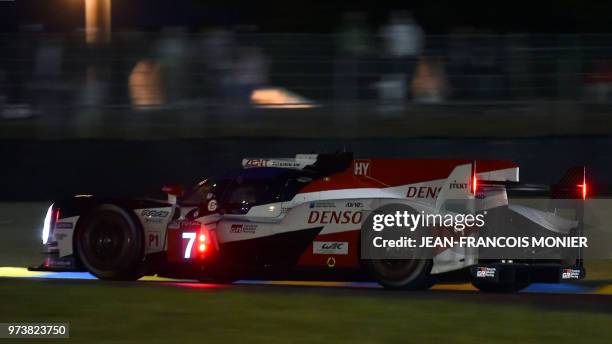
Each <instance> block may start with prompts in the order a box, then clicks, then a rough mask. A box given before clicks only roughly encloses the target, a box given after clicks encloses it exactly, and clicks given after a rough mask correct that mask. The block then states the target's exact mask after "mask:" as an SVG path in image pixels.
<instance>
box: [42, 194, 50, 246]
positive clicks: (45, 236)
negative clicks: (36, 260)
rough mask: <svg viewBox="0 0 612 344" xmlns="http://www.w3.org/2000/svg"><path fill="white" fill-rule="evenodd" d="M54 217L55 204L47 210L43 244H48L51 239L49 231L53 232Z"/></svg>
mask: <svg viewBox="0 0 612 344" xmlns="http://www.w3.org/2000/svg"><path fill="white" fill-rule="evenodd" d="M52 218H53V204H51V205H50V206H49V209H48V210H47V215H45V222H44V223H43V230H42V242H43V245H46V244H47V242H48V241H49V233H50V232H51V220H52Z"/></svg>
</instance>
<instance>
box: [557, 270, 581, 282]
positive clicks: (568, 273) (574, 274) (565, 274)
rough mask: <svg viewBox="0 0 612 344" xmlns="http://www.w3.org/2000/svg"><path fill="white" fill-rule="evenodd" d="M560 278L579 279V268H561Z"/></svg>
mask: <svg viewBox="0 0 612 344" xmlns="http://www.w3.org/2000/svg"><path fill="white" fill-rule="evenodd" d="M561 279H564V280H572V279H580V270H578V269H563V270H562V271H561Z"/></svg>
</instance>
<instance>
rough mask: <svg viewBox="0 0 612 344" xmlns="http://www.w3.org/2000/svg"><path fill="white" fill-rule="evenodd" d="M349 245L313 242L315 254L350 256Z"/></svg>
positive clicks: (336, 242) (338, 242)
mask: <svg viewBox="0 0 612 344" xmlns="http://www.w3.org/2000/svg"><path fill="white" fill-rule="evenodd" d="M348 247H349V243H348V242H346V241H313V242H312V253H313V254H342V255H345V254H348Z"/></svg>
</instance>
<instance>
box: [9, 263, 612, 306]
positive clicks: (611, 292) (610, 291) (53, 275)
mask: <svg viewBox="0 0 612 344" xmlns="http://www.w3.org/2000/svg"><path fill="white" fill-rule="evenodd" d="M0 278H7V279H11V278H19V279H39V280H76V281H86V280H97V279H96V277H94V276H92V275H91V274H89V273H87V272H42V271H28V270H27V269H26V268H21V267H0ZM135 283H156V284H164V285H172V286H176V287H189V288H193V287H197V286H198V285H199V286H209V284H205V283H199V282H195V281H193V280H177V279H170V278H163V277H157V276H145V277H143V278H141V279H140V280H139V281H137V282H135ZM249 286H272V287H274V290H278V289H279V288H291V287H301V288H319V289H342V290H356V289H362V290H363V289H370V290H376V289H382V287H381V286H380V285H378V284H377V283H375V282H331V281H260V280H240V281H237V282H234V283H233V284H232V285H229V286H228V287H247V288H248V287H249ZM259 289H260V288H258V290H259ZM431 289H432V290H435V291H449V292H465V293H474V292H477V289H476V288H474V287H473V286H472V285H471V284H467V283H462V284H437V285H434V286H433V287H432V288H431ZM520 293H521V294H565V295H572V294H573V295H601V296H607V297H605V298H606V299H607V300H608V301H612V284H604V285H596V286H593V285H588V284H583V283H580V284H577V283H576V284H574V283H559V284H547V283H534V284H532V285H530V286H529V287H528V288H526V289H524V290H523V291H521V292H520ZM611 305H612V304H611Z"/></svg>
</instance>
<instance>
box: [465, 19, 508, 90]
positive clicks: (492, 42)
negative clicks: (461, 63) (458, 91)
mask: <svg viewBox="0 0 612 344" xmlns="http://www.w3.org/2000/svg"><path fill="white" fill-rule="evenodd" d="M473 40H474V44H473V46H472V48H473V55H472V56H473V58H472V59H471V61H472V63H471V70H467V71H465V72H467V74H468V75H473V77H472V78H471V79H472V80H473V81H474V83H473V84H472V85H471V86H472V87H471V88H472V89H473V90H474V91H475V96H476V100H478V101H482V100H489V101H490V100H499V99H500V98H501V97H502V95H503V93H504V91H505V90H506V88H505V87H504V84H505V81H504V76H503V73H502V70H503V66H502V63H501V56H500V53H501V51H502V48H501V46H500V40H499V38H498V35H496V34H494V33H493V32H491V31H488V30H484V31H481V32H480V33H479V34H478V35H477V36H474V37H473Z"/></svg>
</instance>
